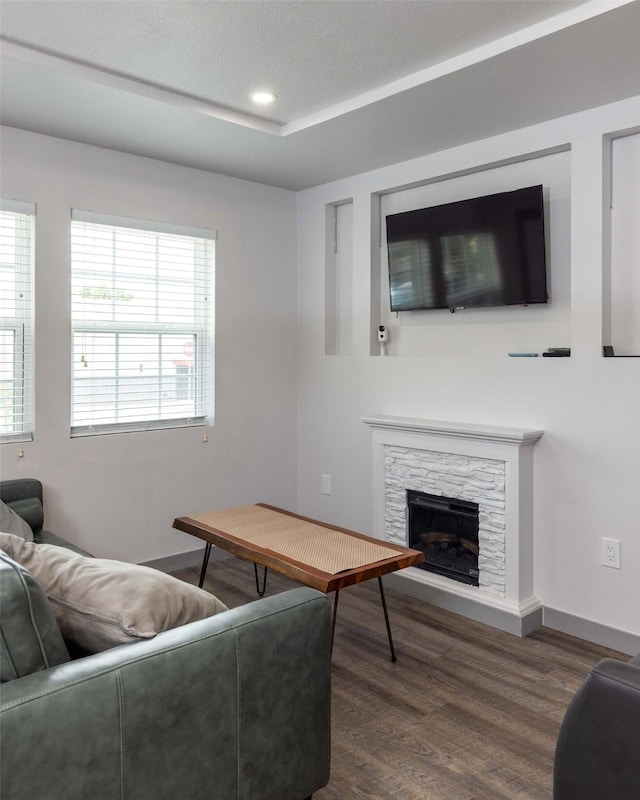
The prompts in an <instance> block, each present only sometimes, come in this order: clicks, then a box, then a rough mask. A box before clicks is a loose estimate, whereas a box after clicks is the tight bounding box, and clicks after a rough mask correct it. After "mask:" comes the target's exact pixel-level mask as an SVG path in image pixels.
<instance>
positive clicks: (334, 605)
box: [331, 589, 340, 653]
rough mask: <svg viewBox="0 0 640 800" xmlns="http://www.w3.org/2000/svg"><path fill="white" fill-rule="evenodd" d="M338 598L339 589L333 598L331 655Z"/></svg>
mask: <svg viewBox="0 0 640 800" xmlns="http://www.w3.org/2000/svg"><path fill="white" fill-rule="evenodd" d="M339 596H340V589H336V593H335V597H334V598H333V622H332V623H331V652H332V653H333V637H334V634H335V632H336V617H337V616H338V598H339Z"/></svg>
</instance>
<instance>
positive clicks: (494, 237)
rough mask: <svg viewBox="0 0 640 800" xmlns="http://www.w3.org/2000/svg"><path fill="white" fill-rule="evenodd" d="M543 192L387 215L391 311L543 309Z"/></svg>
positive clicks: (519, 191) (530, 189) (509, 194)
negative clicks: (531, 306)
mask: <svg viewBox="0 0 640 800" xmlns="http://www.w3.org/2000/svg"><path fill="white" fill-rule="evenodd" d="M544 235H545V234H544V203H543V197H542V186H529V187H527V188H525V189H517V190H516V191H513V192H501V193H500V194H492V195H486V196H485V197H475V198H473V199H470V200H462V201H459V202H456V203H446V204H444V205H439V206H432V207H430V208H421V209H418V210H416V211H404V212H402V213H400V214H389V215H388V216H387V251H388V256H389V290H390V295H391V310H392V311H410V310H415V309H431V308H449V309H451V310H455V309H457V308H469V307H473V306H505V305H529V304H531V303H546V302H547V271H546V259H545V238H544Z"/></svg>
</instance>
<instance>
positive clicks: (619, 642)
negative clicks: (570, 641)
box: [542, 607, 640, 656]
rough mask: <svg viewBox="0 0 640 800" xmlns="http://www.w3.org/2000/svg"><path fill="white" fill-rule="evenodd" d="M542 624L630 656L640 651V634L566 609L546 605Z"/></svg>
mask: <svg viewBox="0 0 640 800" xmlns="http://www.w3.org/2000/svg"><path fill="white" fill-rule="evenodd" d="M542 620H543V622H542V624H543V625H544V626H545V627H547V628H553V630H555V631H562V632H563V633H568V634H569V635H570V636H576V637H577V638H578V639H586V641H588V642H593V643H594V644H599V645H602V647H610V648H611V649H612V650H618V651H619V652H621V653H626V654H627V655H630V656H635V655H637V654H638V653H640V636H638V635H637V634H635V633H629V632H628V631H621V630H620V629H619V628H611V627H610V626H608V625H603V624H602V623H600V622H593V621H592V620H589V619H582V617H576V616H574V615H573V614H567V613H566V611H559V610H558V609H557V608H549V607H545V609H544V613H543V615H542Z"/></svg>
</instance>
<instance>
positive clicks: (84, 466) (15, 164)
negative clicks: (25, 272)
mask: <svg viewBox="0 0 640 800" xmlns="http://www.w3.org/2000/svg"><path fill="white" fill-rule="evenodd" d="M1 145H2V181H1V184H0V194H1V195H2V196H3V197H5V198H16V199H21V200H27V201H33V202H35V203H36V204H37V216H36V254H35V304H36V317H35V326H36V327H35V362H36V435H35V439H34V441H33V442H31V443H26V444H24V445H23V450H24V458H19V457H18V455H17V454H18V447H17V446H14V445H6V444H5V445H2V446H1V448H0V457H1V459H2V461H1V464H0V467H1V474H2V477H3V478H9V477H10V478H16V477H37V478H40V479H41V480H42V482H43V484H44V487H45V513H46V523H47V528H49V529H50V530H52V531H54V532H56V533H59V534H61V535H63V536H66V537H67V538H69V539H71V540H72V541H75V542H77V543H78V544H80V545H81V546H83V547H85V548H87V549H88V550H90V551H91V552H93V553H95V554H96V555H101V556H105V557H111V558H119V559H124V560H130V561H147V560H151V559H154V558H161V557H166V556H170V555H173V554H175V553H182V552H186V551H190V550H193V549H194V548H196V547H197V546H198V544H199V543H196V540H194V539H192V538H191V537H189V536H187V535H186V534H182V533H179V532H177V531H174V530H173V529H172V527H171V525H172V522H173V519H174V518H175V517H176V516H180V515H184V514H189V513H197V512H202V511H206V510H208V509H212V508H216V507H220V506H228V505H235V504H244V503H253V502H259V501H265V502H270V503H273V504H274V505H280V506H284V507H289V508H293V507H294V505H295V502H296V471H295V458H296V445H295V414H296V382H295V371H296V318H295V308H296V271H295V236H296V232H295V195H294V194H293V193H291V192H287V191H283V190H280V189H273V188H269V187H266V186H262V185H259V184H253V183H249V182H246V181H240V180H235V179H231V178H226V177H223V176H219V175H213V174H210V173H206V172H200V171H197V170H192V169H187V168H183V167H178V166H173V165H170V164H165V163H161V162H158V161H153V160H151V159H143V158H137V157H134V156H128V155H124V154H121V153H115V152H112V151H109V150H103V149H99V148H93V147H87V146H84V145H79V144H74V143H71V142H66V141H62V140H58V139H52V138H49V137H44V136H39V135H35V134H29V133H24V132H20V131H17V130H13V129H6V128H5V129H3V130H2V141H1ZM71 208H79V209H83V210H92V211H100V212H105V213H110V214H115V215H120V216H127V217H135V218H138V219H150V220H160V221H165V222H172V223H176V224H185V225H194V226H199V227H206V228H215V229H217V231H218V239H217V243H216V348H215V351H216V355H215V358H216V361H215V372H216V374H215V384H216V388H215V400H216V403H215V425H214V426H213V427H212V428H208V429H203V428H188V429H176V430H168V431H147V432H143V433H127V434H118V435H111V436H100V437H93V438H75V439H70V437H69V389H68V387H69V385H70V299H69V298H70V275H69V219H70V209H71ZM205 432H206V433H207V435H208V438H209V441H208V443H206V444H205V443H203V442H202V435H203V433H205Z"/></svg>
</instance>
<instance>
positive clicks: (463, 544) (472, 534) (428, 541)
mask: <svg viewBox="0 0 640 800" xmlns="http://www.w3.org/2000/svg"><path fill="white" fill-rule="evenodd" d="M478 520H479V506H478V503H471V502H469V501H467V500H458V499H455V498H452V497H442V496H439V495H433V494H427V493H425V492H418V491H413V490H411V489H409V490H407V528H408V541H409V547H412V548H414V549H415V550H421V551H422V552H423V553H424V555H425V562H424V563H423V564H421V567H422V569H425V570H427V571H428V572H435V573H436V574H438V575H444V576H445V577H447V578H452V579H453V580H456V581H460V582H461V583H466V584H469V585H471V586H478V585H479V574H480V573H479V569H478V528H479V522H478Z"/></svg>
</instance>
